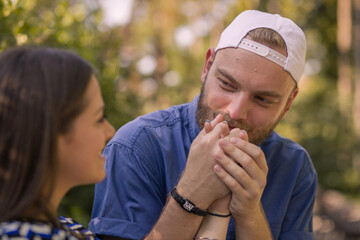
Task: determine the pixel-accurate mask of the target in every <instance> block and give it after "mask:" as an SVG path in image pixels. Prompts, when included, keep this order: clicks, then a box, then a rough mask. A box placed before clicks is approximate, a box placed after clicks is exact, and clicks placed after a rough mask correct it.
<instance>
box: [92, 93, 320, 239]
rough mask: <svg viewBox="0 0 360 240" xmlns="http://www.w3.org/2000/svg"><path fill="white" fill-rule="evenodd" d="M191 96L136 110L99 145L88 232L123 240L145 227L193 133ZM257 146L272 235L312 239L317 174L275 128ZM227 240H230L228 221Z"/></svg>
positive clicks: (141, 235)
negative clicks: (100, 165) (101, 168)
mask: <svg viewBox="0 0 360 240" xmlns="http://www.w3.org/2000/svg"><path fill="white" fill-rule="evenodd" d="M197 102H198V97H196V98H195V99H194V100H193V101H192V102H191V103H187V104H182V105H178V106H172V107H170V108H169V109H167V110H160V111H156V112H153V113H150V114H147V115H144V116H141V117H139V118H137V119H135V120H134V121H131V122H129V123H128V124H126V125H124V126H123V127H121V128H120V129H119V130H118V131H117V133H116V134H115V136H114V137H113V139H112V140H111V141H110V142H109V143H108V145H107V146H106V148H105V150H104V153H105V155H106V164H105V168H106V173H107V176H106V179H105V180H104V181H103V182H101V183H98V184H96V186H95V199H94V206H93V212H92V220H91V221H90V223H89V229H90V230H92V231H93V232H94V233H96V234H102V235H111V236H118V237H121V238H127V239H142V238H144V236H145V235H146V234H147V233H149V232H150V230H151V229H152V227H153V225H154V224H155V223H156V221H157V220H158V218H159V216H160V213H161V211H162V209H163V207H164V205H165V203H166V199H167V197H168V193H169V192H170V190H171V189H172V188H173V187H174V186H175V185H176V184H177V182H178V180H179V178H180V176H181V173H182V171H183V170H184V168H185V165H186V160H187V156H188V154H189V149H190V145H191V143H192V142H193V140H194V139H195V138H196V136H197V135H198V134H199V132H200V129H199V126H198V124H197V121H196V118H195V113H196V109H197ZM261 149H262V150H263V151H264V153H265V156H266V160H267V164H268V168H269V171H268V176H267V185H266V187H265V189H264V193H263V196H262V198H261V202H262V204H263V208H264V211H265V213H266V217H267V219H268V222H269V225H270V228H271V231H272V234H273V237H274V239H287V240H289V239H290V240H291V239H313V234H312V210H313V205H314V199H315V190H316V184H317V175H316V172H315V169H314V167H313V164H312V162H311V159H310V157H309V155H308V153H307V152H306V151H305V150H304V149H303V148H302V147H301V146H300V145H298V144H296V143H295V142H293V141H291V140H289V139H286V138H283V137H281V136H279V135H278V134H277V133H275V132H273V133H272V134H271V136H270V137H269V138H268V139H267V140H266V141H265V142H264V143H263V144H262V145H261ZM227 239H235V228H234V223H233V221H232V220H231V221H230V224H229V229H228V236H227Z"/></svg>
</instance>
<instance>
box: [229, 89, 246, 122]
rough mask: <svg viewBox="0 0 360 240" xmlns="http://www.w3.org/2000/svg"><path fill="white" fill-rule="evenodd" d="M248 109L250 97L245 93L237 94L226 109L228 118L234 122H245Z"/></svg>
mask: <svg viewBox="0 0 360 240" xmlns="http://www.w3.org/2000/svg"><path fill="white" fill-rule="evenodd" d="M249 108H250V97H249V96H248V95H247V94H245V93H239V94H238V95H237V96H236V97H234V98H233V99H232V100H231V102H230V103H229V105H228V107H227V112H228V114H229V116H230V117H231V118H232V119H234V120H246V118H247V117H248V110H249Z"/></svg>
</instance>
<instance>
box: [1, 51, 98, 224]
mask: <svg viewBox="0 0 360 240" xmlns="http://www.w3.org/2000/svg"><path fill="white" fill-rule="evenodd" d="M92 74H93V68H92V66H91V65H90V64H89V63H88V62H86V61H85V60H83V59H82V58H80V57H78V56H77V55H76V54H73V53H71V52H67V51H62V50H58V49H51V48H37V47H16V48H12V49H9V50H6V51H4V52H2V53H1V54H0V221H5V220H9V219H23V220H25V219H31V218H36V216H39V215H43V216H44V215H45V216H48V219H49V220H50V221H54V218H55V216H51V214H50V213H49V211H48V209H47V206H48V201H49V199H50V196H51V194H52V191H51V190H52V187H53V185H54V178H55V172H56V171H55V170H56V156H57V153H56V146H57V136H58V135H59V134H60V133H65V132H67V131H68V130H69V129H70V128H71V123H72V122H73V120H74V119H75V117H76V116H77V115H78V114H79V113H80V112H81V111H82V109H83V108H84V105H85V104H86V103H85V102H84V92H85V89H86V87H87V85H88V83H89V81H90V78H91V76H92ZM44 187H46V188H47V189H46V190H45V191H44ZM44 193H46V194H45V195H44Z"/></svg>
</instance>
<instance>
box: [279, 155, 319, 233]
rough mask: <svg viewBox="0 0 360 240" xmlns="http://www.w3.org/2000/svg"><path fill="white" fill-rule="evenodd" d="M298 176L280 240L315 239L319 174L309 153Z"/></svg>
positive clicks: (304, 158)
mask: <svg viewBox="0 0 360 240" xmlns="http://www.w3.org/2000/svg"><path fill="white" fill-rule="evenodd" d="M301 162H302V163H303V164H302V167H301V170H300V172H299V173H298V175H297V177H296V184H295V186H294V189H293V192H292V195H291V198H290V202H289V204H288V207H287V210H286V215H285V218H284V220H283V223H282V227H281V232H280V235H279V238H278V239H280V240H283V239H284V240H285V239H289V240H302V239H304V240H305V239H306V240H308V239H314V236H313V227H312V218H313V207H314V202H315V195H316V186H317V175H316V172H315V169H314V167H313V165H312V163H311V159H310V157H309V155H308V154H307V153H305V154H304V157H303V161H301Z"/></svg>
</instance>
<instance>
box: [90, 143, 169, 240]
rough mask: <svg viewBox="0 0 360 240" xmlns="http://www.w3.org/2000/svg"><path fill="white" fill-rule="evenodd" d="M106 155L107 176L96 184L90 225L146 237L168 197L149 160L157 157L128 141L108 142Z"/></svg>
mask: <svg viewBox="0 0 360 240" xmlns="http://www.w3.org/2000/svg"><path fill="white" fill-rule="evenodd" d="M145 144H146V143H145ZM104 154H105V156H106V164H105V168H106V174H107V175H106V178H105V180H104V181H103V182H101V183H98V184H96V186H95V199H94V206H93V212H92V220H91V221H90V223H89V228H90V230H91V231H93V232H94V233H96V234H100V235H110V236H116V237H121V238H126V239H143V238H144V236H145V235H146V234H147V233H149V232H150V230H151V228H152V227H153V225H154V224H155V223H156V221H157V219H158V218H159V215H160V213H161V211H162V208H163V206H164V204H165V202H166V196H167V193H166V190H164V189H163V188H162V187H161V186H162V180H161V178H160V177H159V175H158V172H159V171H158V170H159V169H157V171H156V170H155V169H154V166H153V165H154V164H151V162H150V161H149V160H148V159H154V158H156V156H149V155H146V154H144V153H143V152H141V151H140V150H139V149H138V148H136V146H134V144H129V143H126V142H121V143H119V142H117V143H112V144H110V145H108V146H107V147H106V149H105V151H104ZM149 154H151V153H149ZM145 156H146V157H145Z"/></svg>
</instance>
